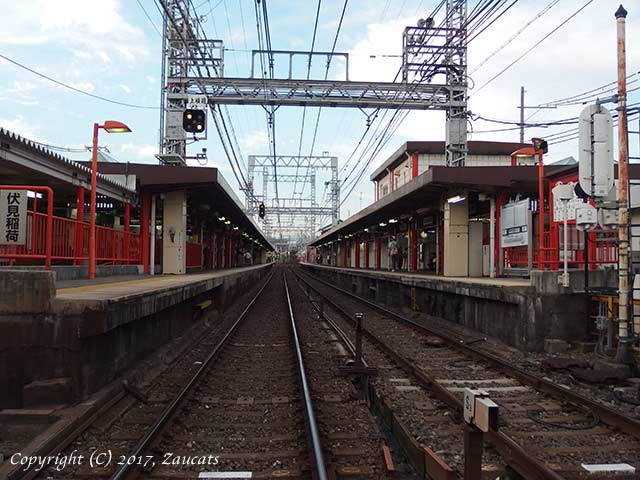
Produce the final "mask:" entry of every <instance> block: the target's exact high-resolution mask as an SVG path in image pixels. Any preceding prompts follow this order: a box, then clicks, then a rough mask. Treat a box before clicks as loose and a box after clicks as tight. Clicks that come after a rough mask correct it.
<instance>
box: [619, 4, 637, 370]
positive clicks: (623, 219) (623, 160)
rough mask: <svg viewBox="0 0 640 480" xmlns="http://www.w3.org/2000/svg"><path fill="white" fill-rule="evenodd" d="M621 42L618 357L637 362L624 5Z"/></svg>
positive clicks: (621, 10)
mask: <svg viewBox="0 0 640 480" xmlns="http://www.w3.org/2000/svg"><path fill="white" fill-rule="evenodd" d="M615 15H616V23H617V43H618V108H617V110H618V144H619V148H620V151H619V156H618V209H619V220H618V221H619V228H618V295H619V297H618V351H617V353H616V360H617V361H618V362H620V363H626V364H632V363H634V358H633V351H632V349H631V343H632V339H633V335H632V333H631V332H629V206H628V203H629V202H628V193H629V192H628V188H629V187H628V182H629V177H628V174H627V163H628V162H627V157H628V148H629V143H628V133H627V79H626V76H627V65H626V51H625V48H626V46H625V23H626V18H627V11H626V10H625V9H624V7H623V6H622V5H620V7H619V8H618V10H617V11H616V14H615Z"/></svg>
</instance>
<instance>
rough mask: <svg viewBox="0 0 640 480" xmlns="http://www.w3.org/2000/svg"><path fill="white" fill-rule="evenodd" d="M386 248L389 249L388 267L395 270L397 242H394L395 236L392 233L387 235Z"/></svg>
mask: <svg viewBox="0 0 640 480" xmlns="http://www.w3.org/2000/svg"><path fill="white" fill-rule="evenodd" d="M387 249H388V250H389V268H390V269H391V271H392V272H395V271H396V267H397V264H398V242H396V237H394V236H393V235H392V236H391V237H389V245H388V246H387Z"/></svg>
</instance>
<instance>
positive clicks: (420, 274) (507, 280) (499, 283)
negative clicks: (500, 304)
mask: <svg viewBox="0 0 640 480" xmlns="http://www.w3.org/2000/svg"><path fill="white" fill-rule="evenodd" d="M302 264H304V265H309V266H312V267H317V268H327V269H332V268H339V269H342V270H351V271H354V272H360V273H362V274H363V275H366V274H371V275H383V276H388V277H389V278H405V279H414V280H416V281H421V280H425V281H439V282H455V283H469V284H472V285H475V284H478V285H491V286H495V287H528V286H530V285H531V280H530V279H528V278H515V277H497V278H489V277H443V276H442V275H436V274H434V273H431V272H426V271H412V272H409V271H407V270H396V271H391V270H374V269H371V268H351V267H334V266H331V265H322V264H318V263H307V262H302Z"/></svg>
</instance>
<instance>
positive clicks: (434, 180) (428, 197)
mask: <svg viewBox="0 0 640 480" xmlns="http://www.w3.org/2000/svg"><path fill="white" fill-rule="evenodd" d="M559 168H566V166H558V167H557V166H554V165H548V166H545V172H547V173H551V172H554V171H555V170H557V169H559ZM452 192H477V193H485V194H488V195H496V194H504V195H517V194H520V195H522V196H527V195H531V196H532V197H537V192H538V167H537V166H517V167H504V166H491V167H458V168H450V167H446V166H434V167H431V168H429V169H428V170H427V171H426V172H424V173H422V174H421V175H418V176H417V177H416V178H414V179H413V180H411V181H410V182H407V183H405V184H404V185H402V186H401V187H399V188H398V189H397V190H394V191H393V192H391V193H390V194H388V195H386V196H384V197H383V198H381V199H380V200H378V201H377V202H375V203H373V204H372V205H370V206H369V207H367V208H365V209H364V210H361V211H360V212H358V213H356V214H355V215H353V216H351V217H349V218H348V219H346V220H345V221H343V222H341V223H339V224H338V225H337V226H335V227H333V228H332V229H331V230H328V231H327V232H325V233H324V234H323V235H321V236H320V237H319V238H317V239H316V240H314V241H313V242H311V243H310V245H311V246H318V245H322V244H324V243H326V242H328V241H333V240H337V239H338V238H339V237H340V236H344V235H349V234H352V233H357V232H359V231H362V230H364V229H365V228H369V227H371V226H376V225H378V224H379V223H381V222H385V223H386V222H388V220H389V219H391V218H395V219H402V218H408V217H409V216H412V215H414V214H415V213H416V212H417V211H418V210H420V209H422V208H427V207H434V208H436V207H439V206H440V202H441V201H442V200H443V199H444V197H445V196H446V195H447V194H450V193H452Z"/></svg>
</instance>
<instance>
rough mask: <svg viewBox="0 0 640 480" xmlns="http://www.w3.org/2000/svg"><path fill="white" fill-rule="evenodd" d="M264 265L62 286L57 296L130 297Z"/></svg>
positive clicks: (72, 298)
mask: <svg viewBox="0 0 640 480" xmlns="http://www.w3.org/2000/svg"><path fill="white" fill-rule="evenodd" d="M262 266H263V265H255V266H251V267H240V268H234V269H229V270H218V271H215V272H207V273H193V274H187V275H160V276H154V277H150V278H142V279H137V280H124V281H118V282H112V283H101V284H95V285H82V286H79V287H70V288H61V289H59V290H58V291H57V292H56V297H57V298H58V299H61V300H111V299H114V300H115V299H118V298H122V297H130V296H135V295H139V294H144V293H148V292H152V291H154V290H163V289H165V288H172V287H182V286H185V285H189V284H192V283H197V282H201V281H206V280H211V279H214V278H218V277H224V276H228V275H232V274H236V273H241V272H243V271H248V270H251V269H255V268H260V267H262Z"/></svg>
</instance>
